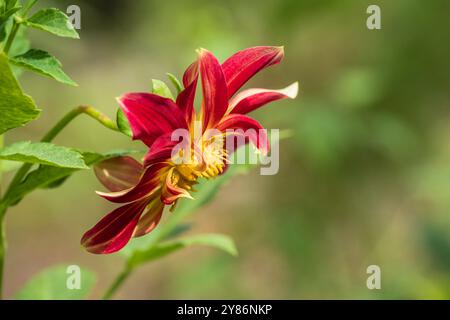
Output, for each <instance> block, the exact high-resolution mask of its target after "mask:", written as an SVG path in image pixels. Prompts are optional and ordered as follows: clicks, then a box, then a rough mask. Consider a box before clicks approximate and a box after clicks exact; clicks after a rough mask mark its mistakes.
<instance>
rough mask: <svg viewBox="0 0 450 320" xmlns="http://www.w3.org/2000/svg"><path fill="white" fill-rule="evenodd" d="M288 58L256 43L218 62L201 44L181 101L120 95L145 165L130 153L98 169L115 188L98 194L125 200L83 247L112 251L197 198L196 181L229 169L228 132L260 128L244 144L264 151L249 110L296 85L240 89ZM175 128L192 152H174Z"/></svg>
mask: <svg viewBox="0 0 450 320" xmlns="http://www.w3.org/2000/svg"><path fill="white" fill-rule="evenodd" d="M283 55H284V52H283V48H282V47H269V46H263V47H254V48H248V49H245V50H242V51H239V52H237V53H236V54H234V55H233V56H231V57H230V58H229V59H227V60H226V61H225V62H224V63H223V64H220V63H219V62H218V60H217V59H216V58H215V57H214V55H213V54H212V53H211V52H209V51H207V50H205V49H199V50H198V59H197V60H196V61H195V62H194V63H192V64H191V65H190V66H189V67H188V68H187V70H186V71H185V73H184V75H183V79H182V82H183V86H184V89H183V90H182V91H181V92H180V93H179V94H178V96H177V98H176V101H173V100H172V99H169V98H164V97H161V96H158V95H155V94H152V93H127V94H125V95H123V96H122V97H120V98H118V102H119V105H120V107H121V109H122V110H123V112H124V114H125V116H126V117H127V119H128V121H129V123H130V127H131V131H132V133H133V139H137V140H141V141H142V142H143V143H144V144H145V145H146V146H148V148H149V151H148V153H147V154H146V156H145V157H144V161H143V163H142V164H141V163H140V162H138V161H136V160H135V159H133V158H131V157H127V156H125V157H118V158H114V159H110V160H106V161H104V162H103V163H101V164H100V165H98V166H97V167H96V168H95V173H96V175H97V177H98V179H99V180H100V181H101V182H102V183H103V185H104V186H105V187H106V188H108V189H109V191H110V192H109V193H106V192H97V193H98V194H99V195H100V196H101V197H103V198H105V199H107V200H109V201H111V202H114V203H122V204H124V205H122V206H121V207H119V208H117V209H115V210H114V211H112V212H111V213H109V214H107V215H106V216H105V217H104V218H103V219H101V220H100V221H99V222H98V223H97V224H96V225H95V226H94V227H93V228H92V229H90V230H88V231H87V232H86V233H85V234H84V236H83V238H82V239H81V243H82V245H83V246H84V247H85V248H86V249H87V250H88V251H89V252H92V253H97V254H100V253H102V254H105V253H112V252H115V251H118V250H120V249H121V248H123V247H124V246H125V245H126V244H127V243H128V241H129V240H130V239H131V238H132V237H140V236H143V235H145V234H147V233H149V232H151V231H152V230H153V229H154V228H155V227H156V226H157V225H158V223H159V221H160V219H161V216H162V213H163V210H164V207H165V206H174V205H175V204H176V202H177V201H178V199H180V198H190V199H193V198H192V196H191V192H192V190H193V185H194V184H196V183H197V180H198V179H199V178H201V177H203V178H206V179H211V178H214V177H216V176H217V175H220V174H222V173H223V172H224V171H225V169H226V165H227V159H228V157H229V155H230V153H231V152H233V150H229V148H228V147H226V146H225V144H224V143H223V138H224V137H225V136H226V135H227V132H230V130H231V129H239V130H241V131H248V129H253V131H251V132H259V133H260V134H259V135H256V134H254V133H253V134H249V135H248V136H246V138H247V139H246V140H245V143H246V142H248V141H251V142H252V143H253V144H254V145H255V146H256V147H257V148H258V149H259V150H260V151H261V152H262V153H267V152H268V150H269V142H268V139H267V135H266V134H265V130H264V129H263V127H262V126H261V124H260V123H259V122H257V121H256V120H254V119H252V118H250V117H248V116H246V114H247V113H249V112H251V111H253V110H255V109H257V108H259V107H261V106H263V105H264V104H266V103H268V102H271V101H274V100H279V99H284V98H295V97H296V95H297V91H298V85H297V83H294V84H292V85H290V86H289V87H287V88H285V89H281V90H268V89H248V90H244V91H242V92H240V93H238V94H236V92H237V91H238V90H239V88H241V87H242V86H243V85H244V84H245V83H246V82H247V81H248V80H249V79H250V78H251V77H252V76H253V75H255V74H256V73H257V72H259V71H260V70H262V69H264V68H266V67H268V66H271V65H274V64H277V63H279V62H280V61H281V59H282V58H283ZM199 75H200V76H201V87H202V93H203V101H202V103H201V110H200V112H198V113H197V112H196V111H195V108H194V97H195V92H196V87H197V81H198V78H199ZM198 124H200V126H199V125H198ZM212 129H213V131H211V130H212ZM176 130H182V132H187V135H188V136H189V138H190V140H189V143H188V148H187V149H186V148H182V149H175V147H176V146H177V144H178V141H174V139H173V133H174V132H175V131H176ZM183 130H184V131H183ZM209 132H214V133H213V134H210V133H209ZM198 133H200V134H198ZM231 135H232V134H231ZM197 136H199V138H198V137H197ZM217 141H219V143H217ZM227 146H228V145H227ZM186 154H188V156H189V161H177V157H185V156H186ZM183 159H184V158H183Z"/></svg>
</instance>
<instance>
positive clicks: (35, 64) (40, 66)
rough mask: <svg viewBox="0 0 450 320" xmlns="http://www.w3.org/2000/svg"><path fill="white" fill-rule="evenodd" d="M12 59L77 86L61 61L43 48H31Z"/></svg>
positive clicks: (21, 65) (28, 67)
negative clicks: (66, 72)
mask: <svg viewBox="0 0 450 320" xmlns="http://www.w3.org/2000/svg"><path fill="white" fill-rule="evenodd" d="M10 61H11V62H12V63H14V64H15V65H17V66H19V67H24V68H27V69H29V70H31V71H34V72H37V73H40V74H43V75H45V76H48V77H51V78H53V79H55V80H56V81H59V82H62V83H65V84H68V85H71V86H77V84H76V83H75V82H74V81H73V80H72V79H70V78H69V76H68V75H67V74H65V73H64V71H63V70H62V68H61V67H62V65H61V62H59V60H58V59H56V58H55V57H53V56H52V55H50V54H49V53H48V52H45V51H43V50H36V49H31V50H28V51H27V52H26V53H24V54H21V55H18V56H15V57H14V58H10Z"/></svg>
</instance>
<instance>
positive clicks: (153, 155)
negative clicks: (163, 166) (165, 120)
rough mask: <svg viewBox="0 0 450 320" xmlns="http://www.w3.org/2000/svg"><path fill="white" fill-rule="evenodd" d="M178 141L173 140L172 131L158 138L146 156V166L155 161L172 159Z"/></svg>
mask: <svg viewBox="0 0 450 320" xmlns="http://www.w3.org/2000/svg"><path fill="white" fill-rule="evenodd" d="M186 132H188V131H186ZM178 143H179V142H178V141H172V133H171V132H170V133H166V134H164V135H162V136H160V137H159V138H157V139H156V140H155V142H154V143H153V146H152V147H151V148H150V150H149V152H148V153H147V154H146V155H145V157H144V166H146V167H147V166H149V165H151V164H154V163H158V162H167V161H170V159H171V157H172V150H173V149H174V147H175V146H176V145H177V144H178Z"/></svg>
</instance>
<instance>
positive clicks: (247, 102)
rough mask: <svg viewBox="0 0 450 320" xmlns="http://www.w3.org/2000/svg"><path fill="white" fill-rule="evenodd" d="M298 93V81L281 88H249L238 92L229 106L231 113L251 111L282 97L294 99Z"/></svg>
mask: <svg viewBox="0 0 450 320" xmlns="http://www.w3.org/2000/svg"><path fill="white" fill-rule="evenodd" d="M297 93H298V83H297V82H295V83H293V84H291V85H290V86H289V87H286V88H284V89H281V90H269V89H249V90H245V91H242V92H240V93H238V94H237V95H236V96H235V97H234V98H233V99H232V100H231V101H230V105H229V106H228V110H229V112H230V113H240V114H246V113H249V112H251V111H253V110H255V109H257V108H259V107H261V106H263V105H265V104H267V103H269V102H272V101H275V100H280V99H287V98H290V99H294V98H295V97H296V96H297Z"/></svg>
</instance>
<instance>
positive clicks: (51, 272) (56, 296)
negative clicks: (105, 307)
mask: <svg viewBox="0 0 450 320" xmlns="http://www.w3.org/2000/svg"><path fill="white" fill-rule="evenodd" d="M68 267H69V265H66V266H65V265H59V266H54V267H50V268H48V269H45V270H44V271H41V272H40V273H38V274H37V275H35V276H34V277H33V278H31V279H30V280H29V281H28V282H27V283H26V284H25V286H24V287H23V288H22V289H21V290H20V291H19V292H18V293H17V295H16V298H17V299H21V300H80V299H85V298H87V297H88V296H89V294H90V292H91V290H92V287H93V286H94V284H95V281H96V275H95V274H94V273H93V272H92V271H90V270H89V269H86V268H80V270H79V276H80V278H79V289H78V288H77V286H76V285H78V284H77V283H76V281H77V280H73V281H74V282H73V283H72V279H73V278H71V277H76V276H78V274H75V272H77V271H74V270H71V269H70V268H68ZM74 283H75V286H74Z"/></svg>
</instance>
